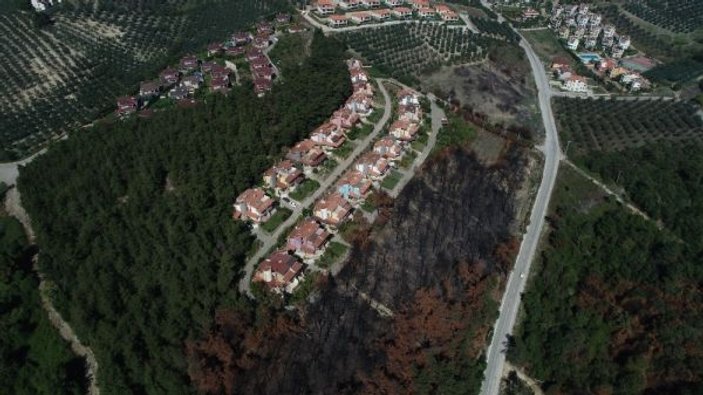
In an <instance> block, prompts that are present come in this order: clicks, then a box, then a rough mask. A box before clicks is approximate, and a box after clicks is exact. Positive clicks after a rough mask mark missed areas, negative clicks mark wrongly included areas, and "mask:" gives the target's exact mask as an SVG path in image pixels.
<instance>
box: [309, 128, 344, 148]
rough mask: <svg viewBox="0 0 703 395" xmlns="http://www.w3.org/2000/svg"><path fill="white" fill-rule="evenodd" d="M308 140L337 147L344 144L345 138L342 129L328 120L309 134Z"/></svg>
mask: <svg viewBox="0 0 703 395" xmlns="http://www.w3.org/2000/svg"><path fill="white" fill-rule="evenodd" d="M310 140H312V141H314V142H315V143H316V144H318V145H322V146H326V147H333V148H339V147H340V146H341V145H342V144H344V141H346V138H345V137H344V131H343V130H342V129H341V128H340V127H339V126H337V125H334V124H332V123H329V122H328V123H325V124H323V125H322V126H320V127H318V128H317V129H315V130H314V131H313V132H312V134H310Z"/></svg>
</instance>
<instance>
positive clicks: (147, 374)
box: [18, 33, 351, 394]
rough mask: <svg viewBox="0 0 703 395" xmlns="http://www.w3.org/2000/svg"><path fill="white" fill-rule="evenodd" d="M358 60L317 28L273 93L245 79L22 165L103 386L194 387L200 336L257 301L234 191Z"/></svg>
mask: <svg viewBox="0 0 703 395" xmlns="http://www.w3.org/2000/svg"><path fill="white" fill-rule="evenodd" d="M344 57H345V53H344V50H343V48H342V46H341V45H340V44H339V43H338V42H337V41H335V40H334V39H332V38H325V37H324V36H323V35H322V34H321V33H316V34H315V37H314V39H313V42H312V46H311V56H310V57H309V58H307V59H306V60H305V62H304V63H303V64H302V65H300V66H295V67H292V68H290V69H287V70H284V71H283V73H284V75H285V80H284V81H282V82H281V83H278V84H275V85H274V89H273V91H272V92H271V94H269V95H267V96H265V97H264V98H258V97H256V96H255V95H254V93H253V89H252V87H251V86H242V87H236V88H234V89H233V91H232V92H231V93H230V94H229V95H228V96H219V95H214V96H209V97H208V98H207V99H206V100H205V102H204V103H202V104H200V105H198V106H197V107H195V108H192V109H172V110H168V111H165V112H158V113H156V114H155V115H154V117H153V118H152V119H132V120H128V121H125V122H117V123H113V124H101V125H98V126H96V127H94V128H93V129H90V130H87V131H85V132H78V133H74V134H73V135H72V136H71V138H69V139H68V140H66V141H64V142H60V143H58V144H56V145H55V146H54V147H52V148H51V149H50V150H49V152H48V153H47V154H46V155H44V156H42V157H40V158H39V159H37V160H36V161H34V162H32V163H31V164H30V165H29V166H27V167H26V168H23V169H22V170H21V174H20V179H19V181H18V186H19V188H20V191H21V192H22V199H23V203H24V206H25V208H26V209H27V211H28V213H29V214H30V216H31V218H32V225H33V227H34V230H35V232H36V234H37V240H38V245H39V246H40V248H41V251H40V255H41V260H40V262H41V268H42V270H43V271H44V272H45V273H46V274H47V275H48V277H49V278H50V279H51V280H52V281H53V282H54V283H55V285H56V291H55V301H56V302H57V305H58V308H59V310H60V311H61V312H62V314H63V315H64V317H65V318H66V319H67V320H68V321H69V322H70V323H71V325H73V326H74V328H75V330H76V332H77V333H78V336H79V337H80V338H81V340H82V341H83V342H85V343H87V344H88V345H89V346H90V347H92V349H93V351H94V352H95V354H96V356H97V359H98V362H99V364H100V373H99V381H100V385H101V392H103V393H105V394H123V393H179V394H180V393H188V392H192V391H193V389H192V388H191V387H190V384H189V381H188V375H187V372H186V360H185V357H184V347H185V346H184V345H185V343H186V341H187V340H188V339H189V338H199V337H200V335H201V333H202V332H201V331H204V330H207V328H208V327H209V326H210V325H211V324H212V321H213V317H214V312H215V311H216V310H217V309H219V308H223V307H226V306H235V305H241V304H242V303H243V302H241V301H240V300H239V296H238V294H237V291H236V282H237V280H238V276H239V271H240V268H241V267H242V266H243V263H244V259H245V256H246V254H247V253H248V252H249V251H250V250H251V249H252V244H253V243H252V242H253V237H252V236H251V235H250V233H249V231H248V229H247V228H246V226H245V225H243V224H242V223H240V222H234V221H232V220H231V219H230V210H231V204H232V201H233V198H234V197H235V196H236V195H237V194H238V193H239V192H240V191H242V190H243V189H245V188H248V187H250V186H251V185H252V184H254V183H256V182H258V180H259V177H260V174H261V172H262V171H263V170H265V169H266V167H268V166H269V165H271V163H272V162H273V161H274V160H276V159H277V158H278V157H279V156H280V153H281V149H282V147H284V146H287V145H291V144H292V143H294V142H295V141H297V140H298V139H300V138H302V137H303V136H306V135H307V133H309V131H311V130H312V129H313V128H314V127H315V126H316V125H319V124H320V123H321V122H322V121H323V120H324V119H325V118H326V117H328V116H329V115H330V114H331V113H332V112H333V111H334V110H335V109H336V108H338V106H339V105H340V104H341V103H343V101H344V100H345V99H346V98H347V97H348V95H349V94H350V93H351V86H350V82H349V78H348V72H347V70H346V66H345V64H344V62H343V60H344Z"/></svg>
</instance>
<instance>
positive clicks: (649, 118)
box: [552, 97, 703, 155]
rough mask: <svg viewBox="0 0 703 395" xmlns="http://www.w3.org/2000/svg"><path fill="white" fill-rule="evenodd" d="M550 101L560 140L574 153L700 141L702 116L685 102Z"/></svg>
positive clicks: (564, 99)
mask: <svg viewBox="0 0 703 395" xmlns="http://www.w3.org/2000/svg"><path fill="white" fill-rule="evenodd" d="M552 103H553V108H554V114H555V115H556V118H557V123H558V129H559V132H560V133H561V134H562V141H563V142H564V144H567V145H569V147H568V152H571V153H574V154H578V155H582V154H585V153H587V152H589V151H601V150H602V151H619V150H623V149H625V148H629V147H638V146H642V145H645V144H646V143H652V142H657V141H662V142H667V143H672V142H686V141H689V142H690V141H703V119H701V117H700V116H699V115H698V114H697V111H698V108H697V107H696V106H694V105H692V104H690V103H687V102H682V101H675V100H612V99H570V98H564V97H559V98H554V99H553V102H552ZM569 142H571V143H569ZM568 152H567V153H568Z"/></svg>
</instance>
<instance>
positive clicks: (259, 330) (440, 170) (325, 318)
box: [188, 145, 526, 394]
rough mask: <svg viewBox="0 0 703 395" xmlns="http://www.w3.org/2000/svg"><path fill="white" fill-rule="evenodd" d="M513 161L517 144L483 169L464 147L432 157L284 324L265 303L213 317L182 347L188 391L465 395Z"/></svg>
mask: <svg viewBox="0 0 703 395" xmlns="http://www.w3.org/2000/svg"><path fill="white" fill-rule="evenodd" d="M525 163H526V155H525V151H524V149H523V148H521V147H519V146H518V145H515V146H513V147H511V148H509V149H507V150H506V151H505V154H504V155H503V156H502V157H501V158H500V159H499V160H498V161H497V163H496V164H494V165H491V166H486V165H484V164H482V163H481V162H480V161H479V160H478V159H476V157H475V156H474V154H472V153H470V152H469V151H468V150H467V149H456V148H451V149H447V150H445V151H443V152H441V153H439V154H438V155H436V156H435V157H434V158H433V159H432V160H431V162H428V163H427V164H426V166H425V168H424V169H423V170H422V171H421V172H420V174H419V175H418V176H417V177H416V178H415V179H414V180H413V181H411V183H410V184H408V186H407V187H406V189H405V190H404V191H403V192H402V193H401V195H400V196H399V197H398V199H397V200H396V201H395V205H394V207H393V208H392V209H391V211H390V217H389V219H388V222H387V223H386V224H385V225H384V226H382V227H380V228H377V229H373V230H372V232H373V233H372V235H371V237H370V238H368V239H367V240H370V241H368V242H365V243H357V244H356V245H355V246H354V249H353V252H352V256H351V257H350V262H349V263H348V264H347V265H346V267H345V268H344V269H343V270H342V272H341V273H339V275H338V276H337V277H336V278H333V279H332V278H330V279H328V280H327V284H326V285H323V286H322V290H321V292H320V294H319V295H318V296H317V297H316V298H315V300H314V301H313V302H312V303H309V304H307V305H306V306H305V307H303V308H302V309H301V310H300V311H299V312H298V313H289V314H288V315H285V317H284V316H281V315H280V311H278V308H277V307H276V306H275V302H274V303H273V304H272V305H271V304H269V305H266V304H262V305H260V306H259V307H258V309H257V311H256V313H242V312H241V310H238V309H233V310H232V311H227V312H222V313H221V314H220V315H219V317H218V320H217V321H218V325H217V326H216V327H215V328H214V330H213V331H212V332H211V334H210V336H209V338H207V339H205V340H201V341H195V342H191V343H189V346H188V347H189V355H190V357H191V377H192V379H193V380H194V382H195V384H196V385H197V386H198V387H199V389H200V390H201V391H203V392H212V393H216V392H220V391H224V392H235V393H252V392H257V393H335V394H337V393H358V392H363V393H381V392H386V393H394V392H398V391H401V390H402V391H404V392H405V391H407V390H408V389H411V390H412V391H413V392H415V393H428V392H441V393H468V392H475V391H476V390H477V389H478V386H479V385H480V382H481V372H482V369H483V366H482V365H483V359H482V358H481V353H482V350H483V347H484V345H485V341H486V336H487V333H488V331H489V329H490V324H491V323H492V321H493V319H494V318H495V314H496V312H497V302H496V300H498V298H499V294H498V289H499V287H500V286H501V283H502V280H503V278H504V274H505V272H506V271H507V270H508V267H509V265H510V264H511V262H512V257H513V254H514V253H515V252H516V250H517V246H518V243H517V241H516V240H515V239H514V237H513V235H512V234H511V232H510V229H511V224H512V223H513V222H514V215H513V213H514V212H515V211H516V202H515V199H514V193H515V191H516V189H519V188H521V186H522V185H523V184H522V183H523V180H524V171H523V170H524V168H525ZM375 303H379V304H380V305H382V307H381V308H379V309H381V310H382V309H384V308H387V309H389V310H390V311H392V312H393V315H392V317H387V316H386V317H384V316H382V315H381V314H379V311H377V310H376V309H374V307H372V306H375V307H378V306H379V305H376V304H375ZM249 325H251V326H252V327H254V328H256V329H255V330H251V328H247V326H249Z"/></svg>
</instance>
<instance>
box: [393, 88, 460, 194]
mask: <svg viewBox="0 0 703 395" xmlns="http://www.w3.org/2000/svg"><path fill="white" fill-rule="evenodd" d="M427 97H428V98H429V99H430V104H431V106H432V133H430V138H429V140H428V141H427V145H426V146H425V148H424V149H423V150H422V152H421V153H420V155H419V156H418V157H417V158H415V162H413V165H412V167H411V168H410V169H408V170H406V171H405V172H403V177H402V178H401V179H400V181H398V183H397V184H396V185H395V187H394V188H393V190H392V191H391V192H390V195H391V196H392V197H393V198H396V197H398V194H400V191H402V190H403V188H404V187H405V185H407V183H408V182H410V180H412V178H413V177H414V176H415V170H417V168H418V167H420V166H421V165H422V164H423V163H425V160H426V159H427V157H428V156H429V155H430V152H432V149H433V148H434V146H435V144H436V143H437V134H438V133H439V129H440V128H441V127H442V118H444V117H445V116H446V115H445V114H444V110H442V109H441V108H440V107H439V106H438V105H437V102H436V97H435V96H434V95H433V94H431V93H430V94H428V95H427Z"/></svg>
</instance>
